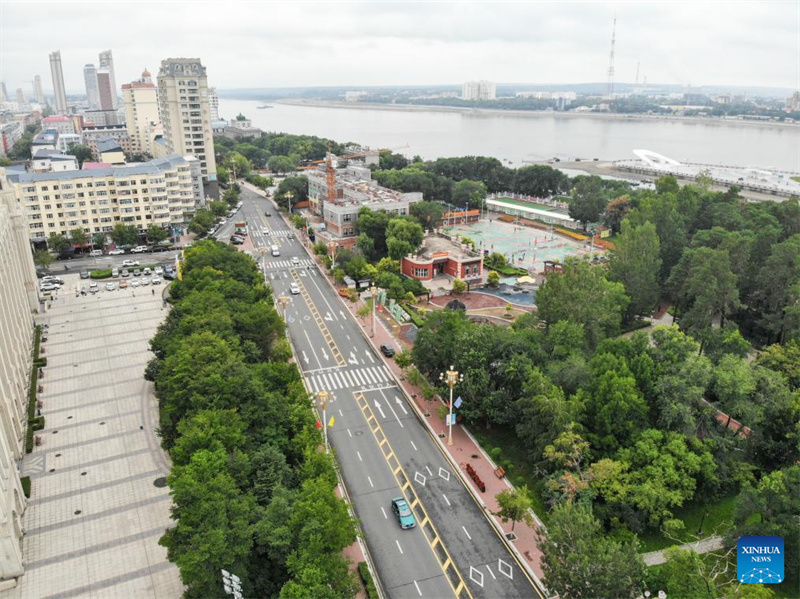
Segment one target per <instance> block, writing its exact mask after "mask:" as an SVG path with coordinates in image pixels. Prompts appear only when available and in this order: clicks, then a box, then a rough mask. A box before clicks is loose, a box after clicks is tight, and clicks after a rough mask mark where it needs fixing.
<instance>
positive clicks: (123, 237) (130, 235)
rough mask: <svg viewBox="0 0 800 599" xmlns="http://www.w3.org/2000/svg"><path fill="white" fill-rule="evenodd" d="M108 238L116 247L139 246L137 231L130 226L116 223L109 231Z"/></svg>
mask: <svg viewBox="0 0 800 599" xmlns="http://www.w3.org/2000/svg"><path fill="white" fill-rule="evenodd" d="M108 236H109V237H111V239H112V240H113V241H114V243H116V244H117V245H118V246H120V245H122V246H135V245H138V244H139V230H138V229H137V228H136V227H134V226H132V225H123V224H122V223H117V224H116V225H114V228H113V229H111V231H109V233H108Z"/></svg>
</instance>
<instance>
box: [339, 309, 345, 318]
mask: <svg viewBox="0 0 800 599" xmlns="http://www.w3.org/2000/svg"><path fill="white" fill-rule="evenodd" d="M339 314H341V315H342V318H344V312H342V311H341V310H339Z"/></svg>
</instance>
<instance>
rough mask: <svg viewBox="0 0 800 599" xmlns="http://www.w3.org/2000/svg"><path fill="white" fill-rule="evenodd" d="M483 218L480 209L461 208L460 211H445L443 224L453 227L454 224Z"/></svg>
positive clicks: (474, 221) (473, 221)
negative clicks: (465, 209)
mask: <svg viewBox="0 0 800 599" xmlns="http://www.w3.org/2000/svg"><path fill="white" fill-rule="evenodd" d="M480 219H481V211H480V210H467V211H464V210H460V211H458V212H445V213H444V214H443V215H442V226H444V227H452V226H453V225H465V224H468V223H477V222H478V221H479V220H480Z"/></svg>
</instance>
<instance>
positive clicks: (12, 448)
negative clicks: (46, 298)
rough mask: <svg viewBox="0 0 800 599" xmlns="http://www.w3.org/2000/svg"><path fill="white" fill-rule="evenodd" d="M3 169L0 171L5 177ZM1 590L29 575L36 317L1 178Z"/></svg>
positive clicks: (12, 208) (30, 276) (23, 243)
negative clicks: (26, 481) (28, 468)
mask: <svg viewBox="0 0 800 599" xmlns="http://www.w3.org/2000/svg"><path fill="white" fill-rule="evenodd" d="M2 170H3V169H0V171H2ZM0 256H2V259H0V280H1V281H3V284H2V285H0V590H2V589H8V588H12V587H13V586H15V584H16V581H15V579H16V578H18V577H19V576H22V575H23V574H24V573H25V565H24V560H23V554H22V534H23V532H22V514H23V512H24V511H25V507H26V505H27V500H26V499H25V494H24V493H23V490H22V484H21V483H20V474H19V470H18V468H17V464H18V463H20V462H21V461H22V457H23V456H24V451H25V448H24V437H25V423H26V422H27V420H28V415H27V403H28V384H29V381H30V374H31V359H32V357H31V353H32V346H33V312H34V311H35V310H36V309H37V308H38V297H37V293H36V288H37V286H36V283H37V281H36V271H35V269H34V265H33V258H32V256H31V251H30V245H29V242H28V236H27V231H26V227H25V220H24V216H23V212H22V210H21V207H20V205H19V203H18V202H17V198H16V195H15V193H14V191H13V189H12V188H11V186H9V185H8V182H7V181H6V180H5V179H4V178H3V176H2V173H0Z"/></svg>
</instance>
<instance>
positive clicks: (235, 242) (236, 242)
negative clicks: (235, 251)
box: [231, 235, 244, 245]
mask: <svg viewBox="0 0 800 599" xmlns="http://www.w3.org/2000/svg"><path fill="white" fill-rule="evenodd" d="M231 243H232V244H233V245H242V244H243V243H244V237H238V236H237V235H234V236H233V237H231Z"/></svg>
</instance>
